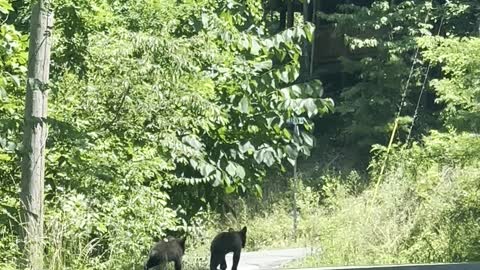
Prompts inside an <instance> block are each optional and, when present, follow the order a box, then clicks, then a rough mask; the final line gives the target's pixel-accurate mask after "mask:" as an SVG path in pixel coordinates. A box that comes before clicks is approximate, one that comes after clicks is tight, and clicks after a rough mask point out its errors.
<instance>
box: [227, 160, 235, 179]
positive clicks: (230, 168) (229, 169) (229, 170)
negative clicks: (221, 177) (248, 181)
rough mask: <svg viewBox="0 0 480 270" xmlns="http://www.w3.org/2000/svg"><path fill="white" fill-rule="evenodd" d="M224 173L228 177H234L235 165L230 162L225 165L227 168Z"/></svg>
mask: <svg viewBox="0 0 480 270" xmlns="http://www.w3.org/2000/svg"><path fill="white" fill-rule="evenodd" d="M225 171H226V172H227V173H228V174H229V175H230V176H235V171H236V167H235V164H233V163H232V162H228V165H227V167H226V168H225Z"/></svg>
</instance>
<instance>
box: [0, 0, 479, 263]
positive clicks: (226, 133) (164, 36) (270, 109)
mask: <svg viewBox="0 0 480 270" xmlns="http://www.w3.org/2000/svg"><path fill="white" fill-rule="evenodd" d="M261 2H262V1H255V0H243V1H239V0H238V1H235V0H221V1H217V0H199V1H193V0H182V1H180V0H162V1H160V0H141V1H129V0H122V1H106V0H94V1H86V0H75V1H73V0H59V1H55V2H53V3H52V8H53V9H54V10H55V18H56V20H55V31H54V41H55V43H54V47H53V51H52V64H51V66H52V69H51V74H50V78H51V83H50V85H49V89H50V99H49V119H48V124H49V133H48V140H47V161H46V163H47V164H46V179H45V180H46V186H45V192H46V197H45V201H46V207H45V211H46V224H45V227H46V228H45V230H46V237H45V245H46V249H45V250H46V254H47V256H46V260H47V264H46V265H48V266H49V269H110V268H112V267H115V268H121V269H127V268H128V269H132V268H135V269H136V268H139V267H140V265H141V262H142V259H143V258H144V256H145V254H146V252H147V249H148V248H149V247H150V245H151V243H152V237H161V236H165V235H166V234H167V233H173V234H176V233H178V231H181V232H185V231H187V232H188V235H189V236H190V238H189V240H188V241H187V246H188V250H189V253H188V254H192V255H191V256H190V257H189V258H188V257H187V262H186V264H187V265H188V266H189V267H200V268H204V267H205V264H206V258H205V254H206V252H207V247H208V242H209V241H210V239H211V237H212V236H213V234H215V232H216V231H218V230H219V229H226V228H228V227H229V226H231V227H238V226H239V223H241V224H247V225H248V226H249V228H251V229H249V235H250V236H249V239H251V240H249V241H247V243H248V246H247V248H248V249H259V248H266V247H272V246H276V247H278V246H288V245H292V241H291V239H292V237H291V236H292V233H291V227H292V224H291V208H292V205H291V202H290V200H291V198H292V196H291V195H292V193H291V191H292V189H293V187H294V185H290V182H289V181H286V179H285V178H286V177H289V174H288V173H289V168H291V165H292V164H293V163H294V161H295V160H296V158H297V157H298V156H309V155H310V152H311V151H312V149H313V150H315V155H314V156H313V158H310V160H308V162H309V163H308V164H311V163H319V164H321V165H322V166H323V167H322V166H320V168H318V167H315V168H307V169H305V167H300V168H303V169H304V170H306V171H307V170H308V172H305V171H303V172H301V173H303V175H309V177H308V178H309V179H304V181H303V183H301V184H300V186H299V187H298V190H296V191H297V199H298V202H297V203H298V205H297V206H298V208H299V210H300V219H299V220H300V221H299V222H300V223H299V227H298V237H299V239H300V242H301V243H302V244H303V243H305V244H307V245H310V246H317V245H318V247H319V250H321V252H320V253H319V254H321V256H316V255H315V256H312V257H309V258H308V259H307V260H306V261H304V262H301V263H302V264H303V265H309V266H318V265H324V264H366V263H402V262H432V261H444V262H448V261H465V260H480V257H479V256H480V255H479V253H478V250H479V247H478V243H479V241H480V228H479V226H478V218H479V216H480V201H479V198H480V197H479V196H478V195H479V194H478V190H479V188H480V186H479V183H480V182H479V181H478V179H479V178H480V175H479V172H480V171H479V170H480V167H479V165H480V163H479V160H478V158H479V156H478V150H480V149H479V148H480V141H479V137H478V132H479V128H480V122H479V120H478V119H480V117H479V116H480V115H479V114H480V110H479V106H478V102H479V95H480V93H479V89H480V81H479V79H478V78H480V71H479V69H478V67H479V66H480V40H479V39H478V37H475V36H477V35H478V34H479V31H480V29H479V28H480V27H479V22H480V19H479V15H478V14H480V11H479V10H480V4H478V3H477V1H476V0H451V1H446V2H445V1H426V0H417V1H386V0H377V1H373V4H372V5H371V6H364V7H360V6H355V5H342V6H339V7H338V8H337V9H336V12H335V13H333V14H323V13H319V14H318V15H319V17H320V18H321V19H322V20H323V21H324V22H329V23H332V24H334V25H335V26H336V28H335V29H336V30H335V33H337V34H339V35H340V36H342V37H344V38H345V41H346V44H347V46H348V47H349V49H350V51H351V52H352V54H353V55H354V57H343V58H342V59H341V61H342V63H343V65H342V71H341V72H342V73H344V74H348V76H346V77H347V78H348V79H346V81H344V82H343V86H342V87H339V88H338V89H333V91H331V92H328V91H327V92H326V93H324V92H325V91H324V88H323V83H324V82H321V81H319V80H317V79H315V78H311V79H310V80H309V81H304V79H303V78H304V77H308V76H302V74H301V73H302V72H303V70H301V66H302V65H301V64H300V62H301V61H302V48H303V44H304V43H305V42H309V41H311V40H312V36H313V33H314V27H312V24H309V23H304V22H303V21H302V20H301V18H299V17H296V19H295V21H296V26H295V27H293V28H290V29H287V30H285V31H281V32H271V31H272V28H273V27H272V25H274V24H275V18H277V17H275V16H266V15H265V14H264V10H263V6H262V3H261ZM29 17H30V4H29V2H26V1H21V0H17V1H11V2H9V1H6V0H0V22H2V24H1V25H0V58H1V60H2V61H1V62H0V210H1V211H0V268H2V269H4V268H5V269H7V268H9V267H10V268H13V267H14V265H15V258H16V257H18V254H17V253H18V248H17V247H16V240H17V229H18V228H17V227H18V225H19V224H18V190H19V182H20V166H19V165H20V156H21V153H22V146H21V137H22V125H23V110H24V107H23V106H24V98H25V97H24V95H25V90H24V89H25V80H26V60H27V59H26V57H27V46H28V43H27V40H28V20H29ZM317 42H318V41H317ZM417 48H418V52H417ZM412 65H414V66H413V68H412ZM428 65H431V68H430V69H429V71H430V73H429V74H428V77H427V79H428V80H427V81H426V84H425V92H426V93H424V95H423V96H420V90H421V89H422V87H423V80H424V78H425V74H426V72H427V66H428ZM328 83H333V85H339V84H338V82H331V81H330V82H328ZM330 90H332V89H330ZM326 97H330V98H331V99H330V98H326ZM419 97H420V98H421V99H420V100H419V102H420V103H419V104H420V106H419V110H418V111H415V108H416V105H417V100H418V99H419ZM333 101H335V103H336V106H335V114H331V115H329V118H328V120H327V121H319V119H320V118H321V117H322V116H325V115H328V114H329V113H330V112H332V111H333ZM402 101H403V102H402ZM399 106H400V108H401V109H402V111H401V113H400V117H399V118H396V114H397V112H398V110H399ZM415 112H418V115H417V116H416V118H415V119H414V118H413V116H414V113H415ZM413 120H415V122H413ZM290 121H297V122H301V123H303V124H302V128H301V129H300V136H299V137H296V136H293V132H292V130H291V129H289V125H288V122H290ZM395 121H398V123H399V130H398V133H396V136H395V144H394V145H393V149H392V151H390V152H389V151H386V149H387V148H386V147H385V146H382V145H386V143H387V142H388V138H389V136H390V133H391V132H392V128H393V127H394V122H395ZM314 122H316V123H324V124H325V123H327V124H329V126H328V127H327V126H321V125H317V126H314V125H313V123H314ZM412 123H414V124H413V129H412V130H413V137H412V138H413V140H412V141H410V142H407V143H405V142H406V141H405V139H406V135H407V134H408V131H409V129H410V127H411V126H412ZM314 130H315V131H316V133H317V134H321V136H319V137H318V138H315V137H314V136H313V135H312V134H313V131H314ZM325 138H329V139H325ZM330 138H331V139H330ZM315 141H318V142H319V143H318V144H317V146H318V145H320V146H321V147H316V148H315V147H314V146H315V143H314V142H315ZM332 141H333V142H335V144H330V142H332ZM372 149H373V151H371V150H372ZM325 150H329V151H333V152H335V154H336V152H337V151H343V152H344V153H348V154H347V156H349V157H350V158H352V157H353V158H352V159H355V160H354V163H355V164H357V165H358V164H365V163H369V167H368V171H367V169H366V168H358V166H357V169H358V170H359V173H357V171H352V172H348V171H347V173H346V174H345V173H344V167H347V166H345V164H342V163H341V162H342V161H344V159H342V158H340V159H338V160H337V161H336V162H334V161H335V160H336V158H333V159H332V158H331V157H330V156H329V155H328V154H327V153H325V152H326V151H325ZM369 151H371V155H369V154H368V153H369ZM355 153H360V155H358V156H357V155H355ZM386 155H388V156H386ZM370 156H371V157H372V159H371V160H370ZM387 157H388V159H387ZM385 161H387V163H386V170H385V173H384V175H379V172H380V168H381V167H382V166H383V165H384V162H385ZM307 167H308V166H307ZM337 170H339V171H342V172H340V173H338V174H337V172H336V171H337ZM319 174H320V175H319ZM363 175H368V176H366V177H363ZM283 180H285V181H283ZM377 181H378V189H377V188H376V186H375V184H376V183H377ZM262 195H263V197H262ZM260 198H262V199H263V200H260ZM264 202H269V203H271V204H270V205H268V206H265V205H263V204H264ZM260 210H263V211H260ZM226 212H229V213H228V214H227V215H225V213H226ZM297 244H298V243H297ZM197 255H198V256H197Z"/></svg>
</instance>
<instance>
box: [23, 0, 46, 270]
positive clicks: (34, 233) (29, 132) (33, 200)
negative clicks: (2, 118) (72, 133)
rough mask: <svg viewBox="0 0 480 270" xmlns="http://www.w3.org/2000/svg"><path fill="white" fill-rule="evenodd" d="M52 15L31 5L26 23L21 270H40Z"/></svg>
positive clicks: (39, 5)
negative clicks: (26, 68)
mask: <svg viewBox="0 0 480 270" xmlns="http://www.w3.org/2000/svg"><path fill="white" fill-rule="evenodd" d="M52 25H53V14H52V13H51V12H50V11H49V10H48V4H47V3H45V1H44V0H39V1H38V2H37V3H35V4H34V5H33V8H32V16H31V21H30V44H29V54H28V73H27V93H26V98H25V120H24V121H25V122H24V134H23V147H24V150H23V157H22V184H21V192H20V208H21V209H20V210H21V215H20V218H21V222H22V226H21V227H22V228H21V230H20V236H21V240H20V243H19V245H20V249H21V251H22V252H23V258H22V259H21V260H20V261H19V263H20V266H21V269H33V270H41V269H43V188H44V187H43V186H44V174H45V169H44V167H45V143H46V137H47V124H46V121H45V120H46V118H47V97H48V89H47V87H46V86H47V83H48V78H49V66H50V47H51V38H50V33H51V32H50V31H51V28H52Z"/></svg>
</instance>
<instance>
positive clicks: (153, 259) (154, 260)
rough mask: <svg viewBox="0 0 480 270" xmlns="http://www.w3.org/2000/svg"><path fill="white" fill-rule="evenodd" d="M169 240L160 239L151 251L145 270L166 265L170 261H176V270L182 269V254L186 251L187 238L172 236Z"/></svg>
mask: <svg viewBox="0 0 480 270" xmlns="http://www.w3.org/2000/svg"><path fill="white" fill-rule="evenodd" d="M167 240H168V241H163V240H160V241H158V242H157V243H156V244H155V245H154V246H153V248H152V250H151V251H150V254H149V255H148V260H147V262H146V263H145V267H144V270H148V269H150V268H152V267H155V266H159V265H164V266H166V264H167V263H168V262H172V261H173V262H174V263H175V270H182V256H183V254H184V253H185V239H178V238H175V237H172V236H169V237H168V238H167Z"/></svg>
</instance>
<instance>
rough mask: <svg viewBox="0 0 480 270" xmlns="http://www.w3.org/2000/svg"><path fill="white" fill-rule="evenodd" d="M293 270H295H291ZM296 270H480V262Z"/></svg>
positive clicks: (305, 269) (302, 269)
mask: <svg viewBox="0 0 480 270" xmlns="http://www.w3.org/2000/svg"><path fill="white" fill-rule="evenodd" d="M289 270H293V269H289ZM295 270H480V262H476V263H438V264H402V265H377V266H339V267H319V268H301V269H295Z"/></svg>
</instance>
